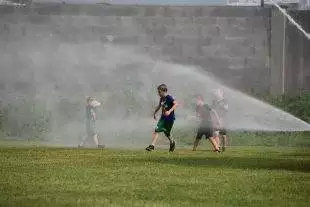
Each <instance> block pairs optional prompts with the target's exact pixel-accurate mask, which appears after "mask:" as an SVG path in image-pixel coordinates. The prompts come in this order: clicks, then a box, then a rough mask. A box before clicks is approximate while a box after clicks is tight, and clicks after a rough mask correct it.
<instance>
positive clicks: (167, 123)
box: [155, 118, 174, 137]
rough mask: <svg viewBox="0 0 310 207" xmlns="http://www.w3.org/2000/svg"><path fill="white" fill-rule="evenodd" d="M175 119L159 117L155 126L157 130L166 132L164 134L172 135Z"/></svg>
mask: <svg viewBox="0 0 310 207" xmlns="http://www.w3.org/2000/svg"><path fill="white" fill-rule="evenodd" d="M173 124H174V120H165V119H162V118H161V119H159V121H158V123H157V126H156V128H155V132H158V133H160V132H164V134H165V135H166V136H167V137H170V135H171V129H172V127H173Z"/></svg>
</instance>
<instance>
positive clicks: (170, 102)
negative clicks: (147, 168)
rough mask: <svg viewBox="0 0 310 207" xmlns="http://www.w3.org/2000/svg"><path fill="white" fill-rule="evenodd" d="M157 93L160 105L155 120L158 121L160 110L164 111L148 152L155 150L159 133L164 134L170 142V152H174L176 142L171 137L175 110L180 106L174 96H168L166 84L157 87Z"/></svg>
mask: <svg viewBox="0 0 310 207" xmlns="http://www.w3.org/2000/svg"><path fill="white" fill-rule="evenodd" d="M157 91H158V95H159V97H160V99H159V104H158V106H157V107H156V110H155V112H154V114H153V116H154V119H155V120H156V113H157V112H158V111H159V109H160V108H161V109H162V114H161V117H160V119H159V121H158V123H157V126H156V128H155V130H154V133H153V141H152V144H151V145H149V146H148V147H147V148H146V150H147V151H152V150H154V149H155V144H156V141H157V139H158V135H159V133H160V132H164V134H165V136H166V137H167V138H168V140H169V142H170V148H169V152H173V151H174V149H175V141H174V140H173V138H172V137H171V134H170V133H171V129H172V127H173V124H174V120H175V114H174V110H175V109H176V108H177V106H178V104H177V102H176V101H175V100H174V99H173V97H172V96H170V95H168V94H167V92H168V88H167V86H166V85H165V84H161V85H159V86H158V87H157Z"/></svg>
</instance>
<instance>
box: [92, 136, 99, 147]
mask: <svg viewBox="0 0 310 207" xmlns="http://www.w3.org/2000/svg"><path fill="white" fill-rule="evenodd" d="M93 139H94V142H95V145H97V146H99V141H98V135H97V134H95V135H94V136H93Z"/></svg>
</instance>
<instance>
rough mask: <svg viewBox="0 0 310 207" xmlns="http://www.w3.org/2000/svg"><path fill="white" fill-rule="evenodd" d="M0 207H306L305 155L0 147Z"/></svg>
mask: <svg viewBox="0 0 310 207" xmlns="http://www.w3.org/2000/svg"><path fill="white" fill-rule="evenodd" d="M0 163H1V168H0V206H31V207H34V206H264V207H265V206H294V207H295V206H298V207H301V206H307V207H308V206H309V203H310V149H309V148H308V149H298V148H271V147H233V148H231V149H230V150H229V151H228V152H225V153H223V154H215V153H213V152H210V151H208V150H205V149H202V150H201V151H197V152H192V151H190V150H189V149H188V150H187V149H179V150H178V149H177V150H176V151H175V152H174V153H173V154H169V153H168V152H167V151H166V150H165V151H164V150H159V151H155V152H145V151H143V149H141V150H117V149H104V150H102V149H69V148H68V149H64V148H30V147H24V148H12V147H10V146H5V147H2V148H0Z"/></svg>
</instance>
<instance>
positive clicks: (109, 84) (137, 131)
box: [0, 17, 310, 147]
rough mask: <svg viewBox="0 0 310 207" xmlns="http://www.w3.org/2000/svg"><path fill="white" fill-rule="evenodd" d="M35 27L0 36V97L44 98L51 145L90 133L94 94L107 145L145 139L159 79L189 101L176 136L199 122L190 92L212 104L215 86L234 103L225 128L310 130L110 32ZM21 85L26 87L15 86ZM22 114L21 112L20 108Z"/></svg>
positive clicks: (151, 123)
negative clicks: (93, 34) (87, 124)
mask: <svg viewBox="0 0 310 207" xmlns="http://www.w3.org/2000/svg"><path fill="white" fill-rule="evenodd" d="M54 18H55V17H54ZM52 23H53V22H51V25H52ZM25 24H26V26H29V27H30V26H31V24H30V23H27V22H26V23H25ZM59 24H60V23H59ZM63 27H64V30H65V31H66V29H67V30H70V27H69V26H67V25H64V26H63ZM50 28H52V30H53V29H54V27H52V26H51V27H50ZM36 29H37V27H33V28H32V29H29V33H30V34H28V35H26V36H24V37H22V38H20V39H18V41H15V40H13V41H6V40H5V39H4V40H2V41H0V43H1V44H3V50H1V51H0V54H1V55H0V62H1V70H0V72H1V74H0V81H1V83H4V85H5V87H4V89H3V90H2V91H0V98H1V99H0V100H3V102H6V103H12V102H15V101H16V97H18V96H22V97H25V96H28V97H32V98H34V99H35V100H37V101H41V102H44V103H45V104H46V107H47V108H48V109H49V110H50V111H51V113H52V117H53V120H54V122H55V125H53V128H52V131H51V133H50V134H49V136H48V140H49V141H50V143H51V144H61V145H74V144H77V143H78V142H79V137H81V136H83V135H84V134H85V132H84V123H83V116H84V104H85V97H86V96H89V95H95V96H96V98H97V99H98V100H99V101H100V102H101V103H102V106H101V107H100V108H99V110H98V118H99V120H98V123H97V127H98V130H99V134H100V135H101V138H102V139H103V140H104V142H105V144H107V145H109V146H115V147H121V146H144V145H145V144H148V143H149V141H150V137H151V132H152V130H153V128H154V125H155V124H156V122H155V121H154V120H152V111H153V109H154V106H155V104H157V103H158V97H157V94H156V86H157V85H159V84H161V83H166V84H167V85H168V87H169V93H171V94H172V95H173V96H174V97H175V98H176V99H177V100H178V101H181V102H184V107H182V108H179V109H178V110H177V112H176V116H177V117H176V119H177V120H176V123H175V127H174V132H175V134H176V135H178V132H177V131H178V130H183V129H184V130H187V129H188V128H194V126H195V124H194V123H193V120H188V119H186V118H185V117H186V116H187V115H194V110H193V109H194V108H193V107H192V102H191V101H192V98H193V96H194V95H195V94H197V93H200V94H203V95H204V96H205V99H206V101H207V102H208V103H211V101H212V95H211V91H212V90H213V89H216V88H223V90H224V93H225V97H226V98H227V100H228V103H229V113H228V126H227V127H228V129H231V130H261V131H304V130H310V127H309V125H308V124H307V123H306V122H304V121H302V120H300V119H298V118H296V117H294V116H292V115H291V114H289V113H286V112H284V111H282V110H280V109H277V108H275V107H274V106H271V105H269V104H266V103H264V102H262V101H259V100H257V99H255V98H253V97H250V96H247V95H245V94H243V93H241V92H239V91H236V90H233V89H231V88H228V87H225V86H224V85H222V84H221V82H220V81H219V80H218V79H216V78H214V77H213V76H212V75H211V74H209V73H207V72H205V71H203V70H201V69H199V68H197V67H189V66H184V65H179V64H174V63H170V62H167V61H164V60H162V59H159V58H154V57H151V56H150V55H147V54H146V53H145V52H143V51H142V52H141V50H140V48H139V47H134V46H132V45H131V46H123V45H113V38H111V37H110V38H108V39H109V41H110V43H109V44H103V43H101V42H100V41H98V40H90V41H84V40H82V39H78V38H77V39H76V40H75V42H74V41H72V40H71V41H67V40H66V39H64V36H61V35H58V34H57V32H56V33H53V35H44V34H45V33H47V34H51V33H52V32H51V31H49V29H48V27H47V28H46V29H45V30H41V32H43V33H44V34H43V37H42V36H41V37H40V36H36V35H37V34H36ZM71 29H72V30H74V27H73V26H72V27H71ZM68 33H69V32H68ZM72 39H74V38H72ZM0 40H1V39H0ZM17 83H18V84H20V83H23V84H26V86H25V87H19V88H17V89H16V87H15V86H16V85H18V84H17ZM63 99H64V100H66V101H67V102H68V104H67V105H65V106H63V105H61V106H62V107H64V108H60V107H59V102H61V101H62V100H63ZM62 103H64V102H62ZM65 103H66V102H65ZM73 107H76V109H75V110H73V111H74V114H73V115H72V114H69V115H72V118H70V117H69V118H68V117H66V120H67V121H66V123H63V120H62V119H63V118H64V117H63V116H64V114H66V113H67V112H68V111H70V109H71V108H73ZM12 115H13V114H12ZM18 116H20V117H19V118H22V117H21V116H23V114H18ZM26 118H27V117H26Z"/></svg>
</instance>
